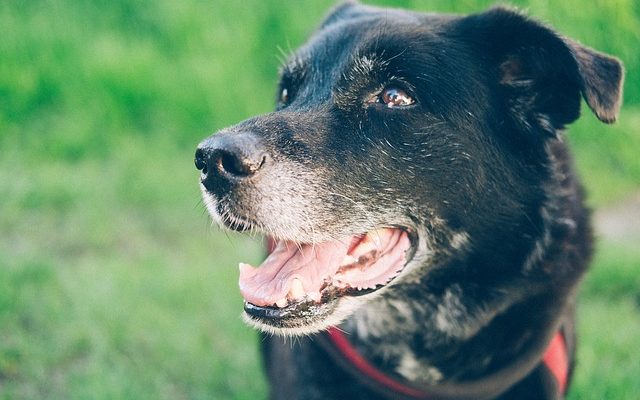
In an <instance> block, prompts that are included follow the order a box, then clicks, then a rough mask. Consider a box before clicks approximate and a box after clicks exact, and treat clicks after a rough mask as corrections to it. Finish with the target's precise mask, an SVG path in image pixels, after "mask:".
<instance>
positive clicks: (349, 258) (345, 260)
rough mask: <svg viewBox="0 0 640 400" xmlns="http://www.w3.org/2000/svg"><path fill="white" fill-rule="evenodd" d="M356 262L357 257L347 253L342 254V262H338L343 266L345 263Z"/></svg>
mask: <svg viewBox="0 0 640 400" xmlns="http://www.w3.org/2000/svg"><path fill="white" fill-rule="evenodd" d="M357 262H358V259H357V258H355V257H354V256H351V255H349V254H347V255H346V256H344V258H343V259H342V262H341V263H340V266H341V267H342V266H345V265H351V264H355V263H357Z"/></svg>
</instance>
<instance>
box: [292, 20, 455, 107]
mask: <svg viewBox="0 0 640 400" xmlns="http://www.w3.org/2000/svg"><path fill="white" fill-rule="evenodd" d="M366 11H367V12H366V13H361V14H358V15H357V16H350V17H345V18H343V19H339V20H337V21H333V22H331V23H330V24H324V25H322V26H321V27H320V28H319V29H318V30H317V31H316V32H314V34H313V35H312V36H311V37H310V38H309V39H308V40H307V42H306V43H305V44H303V45H302V46H301V47H300V48H299V49H298V50H297V51H296V52H295V53H294V54H293V55H292V56H291V57H290V58H289V60H288V61H287V63H286V64H285V65H284V66H283V69H282V70H283V74H284V75H293V76H306V77H307V78H310V79H307V82H313V85H310V86H311V87H310V88H309V87H307V88H306V90H310V91H312V92H314V93H306V95H307V96H310V97H326V95H327V94H328V93H329V91H330V88H331V86H332V85H333V84H334V83H335V82H337V81H338V80H339V79H340V78H341V76H343V75H344V74H348V73H349V71H350V70H351V69H361V68H364V69H365V70H366V69H367V68H369V69H373V68H375V66H376V65H383V64H384V63H385V61H386V60H388V59H393V58H395V57H398V56H399V55H402V54H407V53H408V51H410V50H411V49H412V48H415V47H416V46H419V47H420V48H422V47H423V44H424V43H425V40H426V39H428V38H430V37H433V36H436V35H438V34H439V33H440V32H442V31H443V30H444V29H445V28H444V26H445V25H446V24H447V22H448V21H450V20H451V18H452V16H447V15H441V14H424V13H415V12H408V11H402V10H388V9H378V8H375V7H366ZM365 70H361V71H362V72H367V71H365ZM314 94H315V95H318V96H314ZM323 94H324V96H323Z"/></svg>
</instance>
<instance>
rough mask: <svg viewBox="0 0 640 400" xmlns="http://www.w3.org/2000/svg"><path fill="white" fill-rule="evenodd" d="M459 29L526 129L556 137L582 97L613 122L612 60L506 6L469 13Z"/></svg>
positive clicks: (615, 70)
mask: <svg viewBox="0 0 640 400" xmlns="http://www.w3.org/2000/svg"><path fill="white" fill-rule="evenodd" d="M461 27H462V29H464V30H465V31H466V32H465V36H467V35H469V36H468V37H471V38H472V39H471V40H472V41H473V45H474V47H476V48H478V49H481V51H482V53H483V54H482V56H483V57H487V58H488V60H489V63H490V67H491V68H492V69H493V71H494V72H495V78H496V80H497V82H498V85H499V87H500V89H501V90H503V91H504V97H505V99H506V101H507V106H508V107H509V108H510V111H511V112H512V113H513V114H514V115H515V117H516V119H518V120H519V122H520V123H522V125H523V126H524V127H525V128H528V129H531V128H533V127H538V128H542V130H543V131H546V132H548V133H550V134H552V135H553V134H555V132H556V130H557V129H562V128H563V127H564V125H566V124H569V123H571V122H573V121H575V120H576V119H577V118H578V116H579V115H580V95H582V97H584V99H585V100H586V102H587V104H588V105H589V107H590V108H591V110H592V111H593V112H594V114H595V115H596V116H597V117H598V118H599V119H600V120H601V121H603V122H606V123H611V122H614V121H615V120H616V117H617V115H618V112H619V110H620V103H621V98H622V82H623V77H624V70H623V67H622V64H621V63H620V61H619V60H617V59H616V58H613V57H610V56H608V55H605V54H603V53H600V52H597V51H595V50H592V49H590V48H587V47H584V46H582V45H580V44H578V43H577V42H575V41H573V40H570V39H567V38H564V37H562V36H560V35H559V34H557V33H556V32H554V31H553V30H552V29H550V28H548V27H546V26H544V25H542V24H541V23H538V22H536V21H533V20H531V19H529V18H527V17H526V16H524V15H522V14H521V13H519V12H517V11H515V10H511V9H507V8H504V7H498V8H493V9H491V10H489V11H486V12H484V13H481V14H475V15H471V16H469V17H467V18H465V19H463V20H462V24H461Z"/></svg>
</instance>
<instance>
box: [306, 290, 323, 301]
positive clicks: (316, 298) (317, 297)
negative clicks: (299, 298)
mask: <svg viewBox="0 0 640 400" xmlns="http://www.w3.org/2000/svg"><path fill="white" fill-rule="evenodd" d="M307 296H308V297H309V298H310V299H311V300H313V301H315V302H320V300H321V299H322V295H321V294H320V292H318V291H315V292H311V293H307Z"/></svg>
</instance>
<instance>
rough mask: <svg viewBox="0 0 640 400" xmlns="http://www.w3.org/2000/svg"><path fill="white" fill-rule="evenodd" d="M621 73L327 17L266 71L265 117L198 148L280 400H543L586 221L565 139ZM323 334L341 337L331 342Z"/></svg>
mask: <svg viewBox="0 0 640 400" xmlns="http://www.w3.org/2000/svg"><path fill="white" fill-rule="evenodd" d="M622 79H623V69H622V66H621V64H620V62H619V61H617V60H616V59H614V58H611V57H608V56H606V55H604V54H601V53H598V52H596V51H594V50H591V49H588V48H586V47H583V46H581V45H580V44H578V43H576V42H574V41H572V40H570V39H567V38H564V37H562V36H560V35H559V34H557V33H555V32H554V31H553V30H551V29H549V28H548V27H546V26H544V25H542V24H540V23H538V22H535V21H532V20H530V19H528V18H526V17H525V16H523V15H521V14H519V13H518V12H515V11H512V10H508V9H504V8H496V9H492V10H489V11H487V12H485V13H481V14H476V15H470V16H455V15H435V14H418V13H411V12H405V11H399V10H389V9H380V8H375V7H368V6H363V5H359V4H356V3H353V2H349V3H345V4H343V5H341V6H339V7H338V8H336V9H335V10H334V11H333V12H332V13H331V14H330V15H329V16H328V17H327V18H326V20H325V21H324V23H323V24H322V26H321V27H320V28H319V29H318V30H317V32H316V33H315V34H314V35H313V36H312V37H311V39H310V40H309V41H308V42H307V44H305V45H304V46H303V47H302V48H301V49H299V50H298V51H297V52H296V53H295V55H293V56H292V57H291V58H290V60H289V61H288V63H287V64H286V65H285V66H284V67H283V70H282V78H281V83H280V88H279V99H278V106H277V110H276V111H275V112H272V113H269V114H266V115H262V116H258V117H255V118H252V119H249V120H247V121H244V122H242V123H240V124H238V125H236V126H234V127H231V128H227V129H225V130H223V131H222V132H220V133H218V134H216V135H215V136H212V137H210V138H208V139H206V140H204V141H203V142H202V143H201V144H200V145H199V147H198V150H197V152H196V166H197V168H198V169H200V170H201V171H202V175H201V179H202V180H201V187H202V191H203V194H204V199H205V203H206V205H207V207H208V208H209V211H210V213H211V215H212V216H213V218H214V219H216V220H217V221H219V222H220V223H222V224H224V225H225V226H227V227H229V228H231V229H235V230H241V231H244V230H255V231H258V232H262V233H264V234H266V235H267V236H268V237H269V239H270V243H271V245H270V251H271V253H270V255H269V257H268V258H267V260H266V261H265V262H264V263H263V264H262V265H261V266H260V268H257V269H256V268H253V267H251V266H249V265H246V264H241V265H240V290H241V292H242V294H243V296H244V298H245V299H246V302H245V314H244V315H245V319H246V320H247V321H248V322H249V323H250V324H251V325H254V326H256V327H258V328H260V329H261V330H263V331H265V332H269V333H276V334H281V335H304V336H302V337H300V338H298V339H296V340H295V341H293V343H284V342H283V340H282V339H281V338H278V337H273V336H267V337H265V338H264V341H263V344H264V349H263V350H264V355H265V360H266V367H267V373H268V378H269V380H270V381H271V384H272V391H271V395H272V397H273V398H276V399H378V398H427V399H488V398H500V399H552V398H553V399H555V398H561V397H563V392H564V391H565V389H566V386H567V384H568V380H569V378H570V374H571V370H572V366H573V354H574V329H573V310H574V301H575V297H576V290H577V285H578V283H579V282H580V278H581V277H582V275H583V273H584V272H585V270H586V268H587V264H588V261H589V257H590V254H591V233H590V229H589V222H588V211H587V210H586V209H585V207H584V205H583V194H582V189H581V187H580V183H579V182H578V179H577V178H576V176H575V174H574V172H573V168H572V165H571V159H570V157H569V154H568V152H567V147H566V145H565V143H564V142H563V140H562V130H563V129H564V127H565V126H566V125H567V124H569V123H571V122H573V121H574V120H576V119H577V118H578V116H579V112H580V101H581V97H583V98H584V99H585V100H586V102H587V104H588V105H589V107H590V108H591V110H592V111H593V112H594V113H595V114H596V116H597V117H598V118H599V119H600V120H602V121H603V122H607V123H610V122H613V121H614V120H615V118H616V115H617V113H618V110H619V107H620V97H621V84H622ZM336 327H339V328H336Z"/></svg>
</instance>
